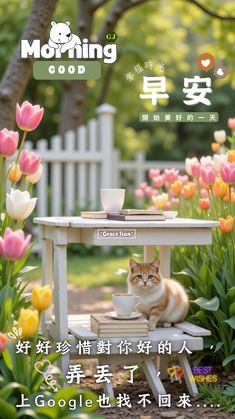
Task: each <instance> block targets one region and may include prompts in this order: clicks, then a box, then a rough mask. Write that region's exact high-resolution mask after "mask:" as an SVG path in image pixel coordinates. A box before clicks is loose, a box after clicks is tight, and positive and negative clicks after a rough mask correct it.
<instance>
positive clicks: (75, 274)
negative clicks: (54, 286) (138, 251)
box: [27, 255, 129, 287]
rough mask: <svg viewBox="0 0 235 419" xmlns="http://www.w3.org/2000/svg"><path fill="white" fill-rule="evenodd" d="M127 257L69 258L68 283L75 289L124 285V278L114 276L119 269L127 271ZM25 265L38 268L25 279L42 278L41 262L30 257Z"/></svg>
mask: <svg viewBox="0 0 235 419" xmlns="http://www.w3.org/2000/svg"><path fill="white" fill-rule="evenodd" d="M128 259H129V257H128V256H122V257H117V256H110V255H99V256H84V257H79V256H70V257H69V258H68V282H70V283H72V284H74V285H76V286H77V287H95V286H104V285H120V284H123V285H124V284H125V283H126V278H125V277H124V276H119V275H117V274H115V271H116V270H117V269H119V268H122V269H128ZM27 265H31V266H38V268H37V269H35V270H33V271H31V272H29V273H28V274H27V278H30V279H32V280H36V279H41V278H42V269H41V260H40V259H39V258H35V257H30V258H29V259H28V262H27Z"/></svg>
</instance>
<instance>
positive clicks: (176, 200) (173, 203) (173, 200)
mask: <svg viewBox="0 0 235 419" xmlns="http://www.w3.org/2000/svg"><path fill="white" fill-rule="evenodd" d="M171 203H172V205H176V206H177V207H178V206H179V204H180V200H179V198H176V197H175V196H173V197H172V198H171Z"/></svg>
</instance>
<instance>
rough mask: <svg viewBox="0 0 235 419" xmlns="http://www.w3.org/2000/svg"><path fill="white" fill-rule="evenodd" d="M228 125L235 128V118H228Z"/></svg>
mask: <svg viewBox="0 0 235 419" xmlns="http://www.w3.org/2000/svg"><path fill="white" fill-rule="evenodd" d="M228 127H229V128H230V129H233V130H235V118H229V119H228Z"/></svg>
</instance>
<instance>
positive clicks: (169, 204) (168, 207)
mask: <svg viewBox="0 0 235 419" xmlns="http://www.w3.org/2000/svg"><path fill="white" fill-rule="evenodd" d="M171 207H172V205H171V202H170V201H168V202H167V203H166V206H165V209H166V210H169V209H171Z"/></svg>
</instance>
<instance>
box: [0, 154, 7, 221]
mask: <svg viewBox="0 0 235 419" xmlns="http://www.w3.org/2000/svg"><path fill="white" fill-rule="evenodd" d="M5 164H6V158H5V157H2V158H1V159H0V178H1V185H2V184H3V186H1V192H0V224H1V225H2V207H3V194H4V190H5V188H4V182H3V178H4V173H5Z"/></svg>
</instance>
